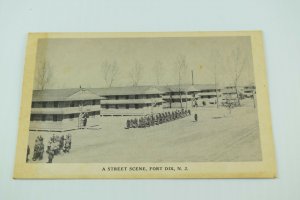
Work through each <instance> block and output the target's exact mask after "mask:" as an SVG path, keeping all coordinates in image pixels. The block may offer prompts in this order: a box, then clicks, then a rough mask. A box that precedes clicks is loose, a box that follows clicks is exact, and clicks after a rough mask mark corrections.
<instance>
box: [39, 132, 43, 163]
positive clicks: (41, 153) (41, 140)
mask: <svg viewBox="0 0 300 200" xmlns="http://www.w3.org/2000/svg"><path fill="white" fill-rule="evenodd" d="M43 141H44V138H43V137H42V136H40V145H39V160H42V159H43V157H44V143H43Z"/></svg>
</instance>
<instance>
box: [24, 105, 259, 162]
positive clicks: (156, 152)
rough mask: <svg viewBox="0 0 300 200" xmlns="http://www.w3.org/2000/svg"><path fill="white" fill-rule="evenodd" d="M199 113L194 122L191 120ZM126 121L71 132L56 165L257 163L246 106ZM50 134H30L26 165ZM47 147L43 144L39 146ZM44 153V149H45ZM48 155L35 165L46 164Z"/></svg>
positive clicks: (254, 122) (253, 125)
mask: <svg viewBox="0 0 300 200" xmlns="http://www.w3.org/2000/svg"><path fill="white" fill-rule="evenodd" d="M195 113H197V114H198V122H195V121H194V118H193V115H194V114H195ZM127 119H128V117H103V118H101V125H100V127H101V128H100V129H87V130H75V131H69V132H64V133H54V134H56V135H66V134H67V133H71V134H72V149H71V152H70V153H67V154H64V153H62V154H60V155H57V156H55V157H54V159H53V162H56V163H122V162H131V163H134V162H208V161H211V162H214V161H258V160H261V148H260V140H259V127H258V118H257V110H256V109H254V108H253V104H251V102H250V101H248V102H244V104H243V106H242V107H238V108H234V109H233V110H232V112H231V114H230V113H229V111H228V110H227V109H226V108H223V107H221V108H216V107H214V106H209V107H201V108H196V109H193V110H192V115H191V116H188V117H186V118H183V119H178V120H176V121H172V122H168V123H165V124H161V125H159V126H154V127H149V128H137V129H125V128H124V127H125V124H126V120H127ZM52 134H53V133H50V132H30V136H29V146H30V149H31V154H30V156H29V157H30V162H33V161H32V160H31V158H32V154H33V149H34V141H35V138H36V137H37V136H38V135H42V136H43V137H44V141H48V140H49V138H50V136H51V135H52ZM44 144H45V146H46V144H47V143H46V142H44ZM45 148H46V147H45ZM47 157H48V155H47V154H46V153H45V154H44V159H43V160H41V161H38V162H47Z"/></svg>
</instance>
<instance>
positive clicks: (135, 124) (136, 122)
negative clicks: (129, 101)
mask: <svg viewBox="0 0 300 200" xmlns="http://www.w3.org/2000/svg"><path fill="white" fill-rule="evenodd" d="M137 127H138V120H137V118H135V119H134V128H137Z"/></svg>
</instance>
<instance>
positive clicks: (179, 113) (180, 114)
mask: <svg viewBox="0 0 300 200" xmlns="http://www.w3.org/2000/svg"><path fill="white" fill-rule="evenodd" d="M188 115H191V111H190V110H186V109H181V110H175V111H172V112H163V113H157V114H151V115H146V116H142V117H140V118H139V119H137V118H134V119H128V120H127V122H126V129H129V128H146V127H150V126H154V125H159V124H163V123H166V122H170V121H174V120H176V119H180V118H184V117H186V116H188Z"/></svg>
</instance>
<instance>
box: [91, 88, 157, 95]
mask: <svg viewBox="0 0 300 200" xmlns="http://www.w3.org/2000/svg"><path fill="white" fill-rule="evenodd" d="M90 90H91V91H93V92H94V93H96V94H98V95H99V96H111V95H141V94H162V93H163V92H162V91H161V90H159V89H158V88H157V87H155V86H127V87H111V88H92V89H90Z"/></svg>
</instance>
